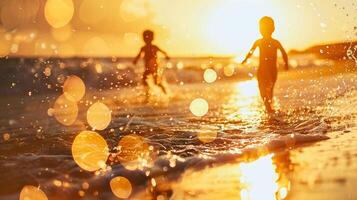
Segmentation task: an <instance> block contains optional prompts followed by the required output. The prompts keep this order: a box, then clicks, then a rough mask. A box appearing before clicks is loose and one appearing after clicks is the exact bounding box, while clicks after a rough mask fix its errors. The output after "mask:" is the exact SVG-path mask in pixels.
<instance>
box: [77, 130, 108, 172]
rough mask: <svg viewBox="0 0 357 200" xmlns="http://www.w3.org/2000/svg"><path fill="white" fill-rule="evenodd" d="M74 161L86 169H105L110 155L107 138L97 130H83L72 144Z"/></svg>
mask: <svg viewBox="0 0 357 200" xmlns="http://www.w3.org/2000/svg"><path fill="white" fill-rule="evenodd" d="M72 156H73V159H74V161H75V162H76V163H77V165H79V166H80V167H81V168H82V169H84V170H86V171H96V170H99V169H104V168H105V167H106V164H105V163H106V162H107V159H108V156H109V148H108V145H107V142H106V141H105V139H104V138H103V137H102V136H101V135H99V134H98V133H96V132H92V131H82V132H81V133H79V134H78V135H77V136H76V138H75V139H74V141H73V144H72Z"/></svg>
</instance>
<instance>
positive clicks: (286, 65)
mask: <svg viewBox="0 0 357 200" xmlns="http://www.w3.org/2000/svg"><path fill="white" fill-rule="evenodd" d="M278 49H279V50H280V52H281V54H282V55H283V59H284V62H285V66H284V68H285V70H289V58H288V54H287V53H286V51H285V49H284V47H283V46H282V45H281V43H280V42H278Z"/></svg>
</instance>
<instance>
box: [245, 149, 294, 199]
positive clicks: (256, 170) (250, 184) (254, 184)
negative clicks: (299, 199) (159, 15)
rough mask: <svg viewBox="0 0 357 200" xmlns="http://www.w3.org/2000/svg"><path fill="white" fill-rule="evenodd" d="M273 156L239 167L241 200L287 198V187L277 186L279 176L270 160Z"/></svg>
mask: <svg viewBox="0 0 357 200" xmlns="http://www.w3.org/2000/svg"><path fill="white" fill-rule="evenodd" d="M272 157H273V155H272V154H271V155H268V156H265V157H262V158H260V159H258V160H256V161H254V162H251V163H242V164H241V165H240V170H241V173H242V175H241V177H240V182H241V184H242V189H241V192H240V197H241V199H243V200H259V199H265V200H274V199H284V198H285V197H286V196H287V192H288V190H287V187H286V186H282V185H280V184H279V182H278V180H279V174H278V173H277V172H276V165H275V164H274V163H273V160H272Z"/></svg>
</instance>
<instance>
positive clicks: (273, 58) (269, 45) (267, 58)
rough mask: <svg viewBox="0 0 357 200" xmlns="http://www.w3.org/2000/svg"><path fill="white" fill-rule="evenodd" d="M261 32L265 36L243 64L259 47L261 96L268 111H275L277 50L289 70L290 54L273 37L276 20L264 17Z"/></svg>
mask: <svg viewBox="0 0 357 200" xmlns="http://www.w3.org/2000/svg"><path fill="white" fill-rule="evenodd" d="M259 25H260V33H261V34H262V36H263V38H262V39H259V40H257V41H256V42H255V43H254V45H253V47H252V48H251V50H250V51H249V53H248V55H247V57H246V58H245V59H244V61H243V62H242V64H244V63H246V62H247V60H248V59H249V57H250V56H252V54H253V53H254V51H255V49H256V48H257V47H259V50H260V56H259V68H258V72H257V77H258V84H259V91H260V96H261V97H262V99H263V102H264V105H265V108H266V111H267V112H268V113H273V112H274V110H273V108H272V103H273V90H274V85H275V82H276V79H277V71H278V70H277V50H280V51H281V53H282V56H283V59H284V62H285V70H288V55H287V54H286V52H285V50H284V48H283V47H282V45H281V44H280V42H279V41H278V40H275V39H274V38H272V34H273V32H274V31H275V25H274V20H273V19H272V18H270V17H263V18H262V19H261V20H260V22H259Z"/></svg>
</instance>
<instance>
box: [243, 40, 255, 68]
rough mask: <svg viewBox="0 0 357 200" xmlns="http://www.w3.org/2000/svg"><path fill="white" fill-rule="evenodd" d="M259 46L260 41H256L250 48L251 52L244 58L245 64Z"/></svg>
mask: <svg viewBox="0 0 357 200" xmlns="http://www.w3.org/2000/svg"><path fill="white" fill-rule="evenodd" d="M257 46H258V41H256V42H254V44H253V46H252V48H251V49H250V51H249V53H248V54H247V56H246V57H245V59H244V60H243V62H242V64H245V63H246V62H247V60H248V59H249V58H250V57H251V56H252V55H253V53H254V51H255V49H256V48H257Z"/></svg>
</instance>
